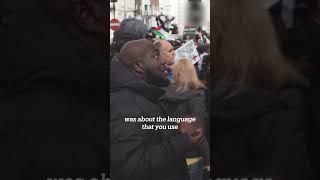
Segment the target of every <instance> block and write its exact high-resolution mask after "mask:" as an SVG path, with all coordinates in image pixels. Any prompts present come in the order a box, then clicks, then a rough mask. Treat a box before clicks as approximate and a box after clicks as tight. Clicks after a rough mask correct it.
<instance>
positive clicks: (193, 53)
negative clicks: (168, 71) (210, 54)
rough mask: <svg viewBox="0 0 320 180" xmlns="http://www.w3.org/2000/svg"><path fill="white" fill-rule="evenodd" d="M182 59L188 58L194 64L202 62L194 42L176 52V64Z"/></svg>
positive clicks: (191, 41) (189, 42)
mask: <svg viewBox="0 0 320 180" xmlns="http://www.w3.org/2000/svg"><path fill="white" fill-rule="evenodd" d="M181 58H187V59H189V60H191V61H192V63H193V64H195V63H197V62H198V61H199V60H200V57H199V54H198V51H197V48H196V46H195V44H194V42H193V40H190V41H188V42H186V43H185V44H184V45H182V46H181V47H180V48H178V49H177V50H175V62H178V61H179V60H180V59H181Z"/></svg>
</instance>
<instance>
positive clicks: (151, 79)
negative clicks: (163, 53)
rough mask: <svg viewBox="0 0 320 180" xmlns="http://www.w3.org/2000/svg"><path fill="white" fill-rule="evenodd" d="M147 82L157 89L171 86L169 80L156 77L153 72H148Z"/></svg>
mask: <svg viewBox="0 0 320 180" xmlns="http://www.w3.org/2000/svg"><path fill="white" fill-rule="evenodd" d="M146 82H147V83H148V84H150V85H154V86H157V87H167V86H169V84H170V81H169V80H168V79H167V78H163V77H161V76H159V75H156V74H155V73H153V72H152V71H147V72H146Z"/></svg>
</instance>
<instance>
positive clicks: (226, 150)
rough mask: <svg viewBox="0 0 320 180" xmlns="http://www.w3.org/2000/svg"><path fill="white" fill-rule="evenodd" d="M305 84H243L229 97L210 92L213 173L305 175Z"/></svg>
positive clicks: (281, 177) (275, 176)
mask: <svg viewBox="0 0 320 180" xmlns="http://www.w3.org/2000/svg"><path fill="white" fill-rule="evenodd" d="M305 85H306V84H305ZM305 85H304V84H303V83H300V82H299V81H290V82H289V81H288V83H286V85H284V86H283V88H282V90H280V91H279V92H278V93H273V92H270V91H267V90H264V89H258V88H253V87H245V88H242V89H241V90H240V91H238V92H237V93H236V94H234V95H233V96H231V97H228V98H220V97H221V93H218V92H219V91H216V92H215V93H213V95H214V97H215V98H214V102H213V108H214V113H213V119H214V121H213V126H212V127H213V143H214V146H213V153H212V154H213V162H212V163H213V168H212V169H213V170H214V175H215V177H260V178H261V177H270V178H273V179H274V180H278V179H279V180H287V179H291V180H292V179H297V180H301V179H309V178H308V177H307V175H308V174H309V173H310V172H309V165H308V164H309V162H308V157H307V152H306V142H305V137H304V136H305V133H304V121H305V116H304V95H303V93H302V89H303V88H304V87H306V86H305ZM220 92H223V91H220Z"/></svg>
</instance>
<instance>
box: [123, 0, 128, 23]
mask: <svg viewBox="0 0 320 180" xmlns="http://www.w3.org/2000/svg"><path fill="white" fill-rule="evenodd" d="M123 9H124V18H125V19H126V18H127V13H126V0H124V6H123Z"/></svg>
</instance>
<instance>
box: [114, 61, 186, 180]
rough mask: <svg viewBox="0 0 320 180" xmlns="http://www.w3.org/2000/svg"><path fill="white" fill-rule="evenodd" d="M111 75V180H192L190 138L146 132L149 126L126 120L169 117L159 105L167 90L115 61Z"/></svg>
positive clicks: (163, 132) (158, 132) (153, 131)
mask: <svg viewBox="0 0 320 180" xmlns="http://www.w3.org/2000/svg"><path fill="white" fill-rule="evenodd" d="M110 75H111V76H110V82H111V83H110V148H111V152H110V159H111V160H110V166H111V179H114V180H125V179H136V180H138V179H139V180H144V179H145V180H186V179H188V177H187V173H186V172H187V171H186V162H185V159H184V156H185V153H186V152H187V151H188V150H189V149H190V147H191V144H190V142H189V139H188V137H187V136H186V135H177V136H167V135H166V133H165V131H161V130H157V131H155V130H145V129H144V130H142V129H141V128H142V127H141V126H142V125H143V124H145V123H139V122H135V123H130V122H125V119H124V118H139V117H141V116H143V117H158V116H162V117H166V114H165V113H164V112H163V111H162V110H161V109H160V107H159V106H158V105H157V104H156V103H155V102H156V101H157V100H158V98H160V97H161V96H162V95H163V94H164V91H163V90H162V89H161V88H158V87H154V86H151V85H148V84H146V83H145V82H144V81H143V80H141V79H139V78H138V77H137V76H135V75H134V74H133V73H131V72H130V71H129V70H128V69H126V68H125V67H124V66H123V65H122V64H120V63H119V62H111V67H110ZM147 124H148V123H147ZM153 124H154V123H153Z"/></svg>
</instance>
